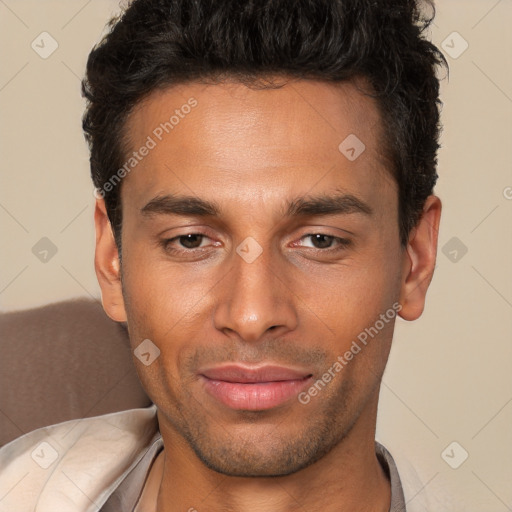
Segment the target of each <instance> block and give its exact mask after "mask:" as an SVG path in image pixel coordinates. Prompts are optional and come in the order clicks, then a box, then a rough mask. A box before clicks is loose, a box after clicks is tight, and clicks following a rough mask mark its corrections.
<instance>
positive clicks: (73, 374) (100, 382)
mask: <svg viewBox="0 0 512 512" xmlns="http://www.w3.org/2000/svg"><path fill="white" fill-rule="evenodd" d="M150 404H151V401H150V400H149V398H148V397H147V395H146V394H145V393H144V390H143V389H142V387H141V386H140V383H139V380H138V378H137V375H136V373H135V367H134V364H133V361H132V354H131V350H130V346H129V341H128V333H127V330H126V327H125V326H124V325H122V324H119V323H116V322H113V321H112V320H111V319H110V318H109V317H108V316H107V315H106V314H105V312H104V311H103V308H102V306H101V304H100V303H99V302H97V301H94V300H92V299H91V300H89V299H76V300H69V301H64V302H59V303H55V304H50V305H47V306H43V307H40V308H35V309H30V310H25V311H15V312H10V313H2V314H0V446H2V445H4V444H6V443H7V442H9V441H11V440H12V439H14V438H16V437H18V436H21V435H23V434H24V433H26V432H30V431H31V430H35V429H36V428H39V427H43V426H48V425H52V424H54V423H60V422H62V421H66V420H71V419H76V418H85V417H91V416H97V415H100V414H106V413H109V412H116V411H121V410H125V409H131V408H136V407H146V406H148V405H150Z"/></svg>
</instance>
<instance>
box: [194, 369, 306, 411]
mask: <svg viewBox="0 0 512 512" xmlns="http://www.w3.org/2000/svg"><path fill="white" fill-rule="evenodd" d="M201 377H202V380H203V382H204V386H205V388H206V391H207V392H208V393H209V394H210V395H212V396H213V397H214V398H216V399H217V400H219V401H220V402H221V403H223V404H224V405H227V406H228V407H230V408H231V409H237V410H245V411H262V410H265V409H272V408H273V407H277V406H278V405H281V404H283V403H284V402H286V401H288V400H290V399H291V398H293V397H296V396H297V395H298V394H299V393H300V391H301V390H302V389H304V388H305V387H306V386H307V385H308V384H309V383H310V381H311V379H312V377H305V378H303V379H298V380H284V381H276V382H257V383H241V382H226V381H223V380H214V379H208V378H207V377H204V376H201Z"/></svg>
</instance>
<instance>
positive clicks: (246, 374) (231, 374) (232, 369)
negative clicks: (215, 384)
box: [199, 364, 311, 383]
mask: <svg viewBox="0 0 512 512" xmlns="http://www.w3.org/2000/svg"><path fill="white" fill-rule="evenodd" d="M199 374H200V375H203V376H204V377H207V378H208V379H212V380H222V381H225V382H239V383H254V382H276V381H285V380H301V379H304V378H306V377H310V376H311V373H309V372H308V371H305V370H297V369H294V368H287V367H284V366H276V365H265V366H258V367H257V368H250V367H247V366H240V365H236V364H231V365H223V366H216V367H212V368H206V369H203V370H201V371H200V372H199Z"/></svg>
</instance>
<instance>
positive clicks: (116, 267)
mask: <svg viewBox="0 0 512 512" xmlns="http://www.w3.org/2000/svg"><path fill="white" fill-rule="evenodd" d="M94 224H95V226H96V252H95V255H94V268H95V270H96V277H97V278H98V282H99V285H100V288H101V302H102V304H103V309H104V310H105V313H107V315H108V316H109V317H110V318H112V320H115V321H116V322H126V311H125V307H124V300H123V293H122V286H121V265H120V261H119V253H118V250H117V246H116V242H115V239H114V234H113V232H112V226H111V225H110V221H109V219H108V215H107V210H106V207H105V201H104V199H99V198H98V199H96V208H95V210H94Z"/></svg>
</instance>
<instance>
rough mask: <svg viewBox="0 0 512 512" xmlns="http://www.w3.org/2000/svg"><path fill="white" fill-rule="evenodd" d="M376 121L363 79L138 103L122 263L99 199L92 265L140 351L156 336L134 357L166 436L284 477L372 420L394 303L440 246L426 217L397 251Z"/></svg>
mask: <svg viewBox="0 0 512 512" xmlns="http://www.w3.org/2000/svg"><path fill="white" fill-rule="evenodd" d="M185 105H188V107H185ZM176 110H177V111H178V112H176V115H175V119H172V120H171V125H172V127H171V125H162V124H161V123H165V122H166V121H169V118H170V116H171V115H172V114H174V113H175V111H176ZM162 126H165V127H166V128H167V130H165V129H164V128H162ZM380 130H381V121H380V119H379V115H378V112H377V108H376V105H375V104H374V102H373V100H372V99H371V98H369V97H366V96H364V95H362V94H361V93H360V92H359V91H358V90H357V89H356V87H355V86H354V85H352V84H350V83H345V84H341V85H329V84H325V83H320V82H313V81H308V82H307V81H296V82H294V83H288V84H286V85H284V86H283V87H282V88H280V89H265V90H254V89H250V88H247V87H245V86H243V85H240V84H236V83H223V84H218V85H203V84H186V85H181V86H179V87H173V88H170V89H167V90H165V91H159V92H156V93H153V94H152V95H151V96H150V97H148V99H147V100H146V101H144V102H143V103H141V104H140V105H139V106H138V108H137V109H136V110H135V111H134V112H133V113H132V114H131V116H130V118H129V120H128V123H127V125H126V134H127V136H128V139H127V140H128V141H129V144H130V147H131V148H132V150H133V151H137V152H138V153H137V156H135V157H134V158H136V159H137V163H136V164H135V165H134V166H133V167H132V168H130V171H129V172H128V173H127V175H126V177H125V178H124V180H123V183H122V193H121V201H122V211H123V228H122V265H119V260H118V255H117V250H116V248H115V244H114V242H113V237H112V236H111V232H110V228H109V226H108V221H107V220H106V215H105V211H104V205H103V204H102V201H101V200H98V205H97V211H96V225H97V233H98V234H97V253H96V269H97V273H98V278H99V280H100V284H101V287H102V295H103V303H104V307H105V309H106V311H107V313H108V314H109V315H110V316H111V317H112V318H114V319H115V320H118V321H127V323H128V329H129V334H130V339H131V343H132V348H133V349H137V347H138V346H139V345H140V344H141V342H143V340H150V342H147V341H146V342H145V343H146V345H142V346H143V347H145V353H146V354H148V353H149V356H148V355H146V356H145V358H146V362H150V361H152V362H151V363H150V364H148V365H146V364H143V363H142V362H141V361H140V360H139V359H138V358H135V363H136V366H137V371H138V374H139V377H140V379H141V381H142V384H143V386H144V388H145V389H146V391H147V393H148V394H149V396H150V397H151V399H152V400H153V401H154V403H156V405H157V406H158V410H159V421H160V429H161V431H162V435H163V436H164V441H165V439H166V436H167V437H173V438H175V439H180V440H181V441H182V442H183V444H184V445H185V446H186V447H188V448H189V449H190V450H191V451H193V453H195V455H196V456H197V457H198V459H199V460H201V461H202V462H203V463H204V464H205V465H206V466H208V467H210V468H212V469H214V470H216V471H218V472H221V473H224V474H229V475H239V476H263V475H267V476H268V475H286V474H290V473H294V472H296V471H298V470H300V469H301V468H304V467H306V466H308V465H310V464H312V463H313V462H315V461H317V460H318V459H320V458H321V457H322V456H324V455H325V454H327V453H329V452H330V451H331V450H332V449H333V448H334V447H335V446H337V445H338V444H339V443H340V441H342V440H343V439H344V438H346V436H347V435H348V434H349V432H350V431H351V430H353V429H355V428H356V427H357V426H358V425H360V424H361V423H363V422H370V423H371V422H375V408H376V402H377V397H378V390H379V383H380V380H381V377H382V373H383V371H384V367H385V363H386V360H387V357H388V353H389V350H390V345H391V338H392V332H393V325H394V314H390V311H392V312H393V313H396V310H397V309H400V308H401V309H402V311H401V312H400V314H401V315H402V316H404V318H407V319H413V318H414V317H416V316H418V315H419V313H421V308H422V307H423V302H422V301H423V298H424V293H425V291H426V286H428V284H425V281H429V276H430V275H431V270H432V268H433V256H432V248H433V247H434V246H435V242H436V240H435V234H434V233H433V232H432V229H431V228H424V229H423V231H422V228H421V226H420V227H419V228H418V231H417V232H416V233H417V237H416V239H414V236H413V237H411V243H410V244H409V246H408V247H407V248H405V249H404V248H403V247H401V245H400V241H399V232H398V194H397V186H396V183H395V182H394V180H393V179H392V178H391V177H390V173H389V171H388V170H387V168H386V165H387V164H386V162H385V160H384V159H383V157H382V154H381V145H380V135H381V132H380ZM167 131H168V133H167ZM347 137H349V139H348V142H346V143H345V145H342V146H341V149H340V148H339V146H340V144H341V143H342V142H343V141H344V140H345V139H347ZM356 137H357V138H356ZM363 144H364V146H363ZM144 146H146V147H147V148H149V149H148V150H147V151H145V150H140V148H142V147H144ZM363 147H364V151H362V152H360V151H361V149H362V148H363ZM350 148H354V151H352V150H351V149H350ZM143 153H144V155H143ZM358 153H360V154H358ZM131 156H132V155H127V160H128V158H130V157H131ZM354 157H355V158H354ZM132 163H133V162H132ZM434 209H435V208H434ZM438 213H439V212H438V211H437V213H434V214H430V216H431V218H430V225H431V226H432V225H433V226H434V227H435V225H436V222H437V221H436V218H438ZM428 215H429V214H427V217H428ZM436 215H437V217H436ZM422 233H423V235H422ZM422 241H423V245H421V242H422ZM415 243H416V245H415ZM434 253H435V247H434ZM398 303H400V306H399V307H398V308H397V307H396V305H397V304H398ZM393 305H395V306H393ZM386 313H387V316H386ZM383 316H384V317H385V320H386V321H384V319H383ZM369 332H371V333H372V335H371V336H370V335H369V334H368V333H369ZM364 333H366V343H363V342H362V340H363V339H364V338H365V336H364ZM354 343H355V345H354ZM355 346H358V347H359V350H357V349H356V348H355ZM148 347H149V348H148ZM158 351H159V354H158ZM348 352H351V353H352V357H350V356H349V354H348ZM157 355H158V356H157ZM156 356H157V357H156ZM153 358H154V360H153ZM336 362H338V363H339V364H338V365H337V364H336ZM339 365H341V369H340V366H339ZM326 374H329V375H330V376H331V377H330V378H329V377H325V375H326ZM319 380H320V381H323V385H322V384H318V382H317V381H319ZM326 381H327V382H326ZM315 389H316V392H315ZM370 407H371V408H372V412H371V413H369V412H368V411H369V408H370Z"/></svg>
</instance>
